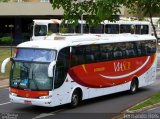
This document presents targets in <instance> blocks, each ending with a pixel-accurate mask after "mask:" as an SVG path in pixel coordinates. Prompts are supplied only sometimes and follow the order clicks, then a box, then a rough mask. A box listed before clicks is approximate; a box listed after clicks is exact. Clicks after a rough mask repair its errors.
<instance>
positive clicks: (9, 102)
mask: <svg viewBox="0 0 160 119" xmlns="http://www.w3.org/2000/svg"><path fill="white" fill-rule="evenodd" d="M9 103H11V102H5V103H1V104H0V106H2V105H7V104H9Z"/></svg>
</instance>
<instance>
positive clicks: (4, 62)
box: [1, 58, 11, 73]
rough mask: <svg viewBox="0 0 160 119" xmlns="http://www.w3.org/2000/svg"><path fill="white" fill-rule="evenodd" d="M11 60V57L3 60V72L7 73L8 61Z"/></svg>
mask: <svg viewBox="0 0 160 119" xmlns="http://www.w3.org/2000/svg"><path fill="white" fill-rule="evenodd" d="M10 61H11V58H6V59H5V60H4V61H3V62H2V65H1V73H5V71H6V65H7V63H8V62H10Z"/></svg>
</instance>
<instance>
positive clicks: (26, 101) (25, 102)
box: [24, 100, 32, 104]
mask: <svg viewBox="0 0 160 119" xmlns="http://www.w3.org/2000/svg"><path fill="white" fill-rule="evenodd" d="M24 104H32V101H29V100H25V101H24Z"/></svg>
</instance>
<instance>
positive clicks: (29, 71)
mask: <svg viewBox="0 0 160 119" xmlns="http://www.w3.org/2000/svg"><path fill="white" fill-rule="evenodd" d="M17 52H18V53H17V55H16V56H15V58H14V59H13V62H12V67H11V76H10V85H11V87H14V88H18V89H30V90H52V85H53V79H51V78H49V77H48V66H49V64H50V62H52V61H53V60H55V58H56V51H55V50H48V49H47V50H45V49H23V48H20V49H18V50H17Z"/></svg>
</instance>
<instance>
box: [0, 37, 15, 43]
mask: <svg viewBox="0 0 160 119" xmlns="http://www.w3.org/2000/svg"><path fill="white" fill-rule="evenodd" d="M12 41H13V39H12V37H10V36H5V37H2V38H0V44H1V45H10V44H11V43H12Z"/></svg>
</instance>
